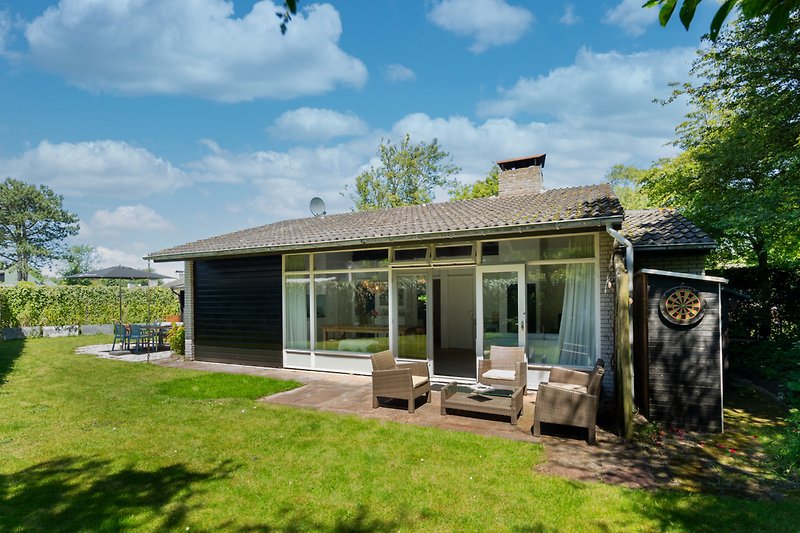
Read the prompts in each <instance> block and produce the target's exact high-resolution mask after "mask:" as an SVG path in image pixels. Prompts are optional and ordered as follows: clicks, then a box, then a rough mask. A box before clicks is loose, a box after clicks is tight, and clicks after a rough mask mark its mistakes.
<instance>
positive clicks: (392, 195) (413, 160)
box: [347, 134, 461, 211]
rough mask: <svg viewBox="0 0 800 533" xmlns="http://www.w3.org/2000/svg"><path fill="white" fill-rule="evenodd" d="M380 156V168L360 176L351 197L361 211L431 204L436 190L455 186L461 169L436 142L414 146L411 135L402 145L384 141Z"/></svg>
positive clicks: (374, 168) (371, 169) (379, 152)
mask: <svg viewBox="0 0 800 533" xmlns="http://www.w3.org/2000/svg"><path fill="white" fill-rule="evenodd" d="M378 157H379V158H380V161H381V162H380V165H378V166H377V167H372V168H370V169H369V170H366V171H364V172H362V173H361V174H359V175H358V176H357V177H356V184H355V190H354V191H352V192H351V194H350V198H351V199H352V200H353V203H355V209H356V210H357V211H367V210H370V209H383V208H386V207H399V206H403V205H417V204H426V203H429V202H431V201H432V200H433V198H434V189H436V188H437V187H452V186H453V184H454V180H453V179H451V178H450V176H451V175H453V174H455V173H456V172H459V171H460V170H461V169H460V168H459V167H457V166H455V165H453V164H452V163H451V162H450V154H448V153H447V152H445V151H444V150H442V149H441V147H440V146H439V143H438V141H437V140H436V139H434V140H433V142H431V143H425V142H421V143H419V144H415V145H412V144H411V138H410V136H409V135H408V134H406V136H405V138H404V139H403V141H402V142H401V143H400V146H397V145H394V144H391V143H390V141H389V140H385V141H384V140H382V141H381V145H380V147H379V148H378ZM347 189H349V187H348V188H347Z"/></svg>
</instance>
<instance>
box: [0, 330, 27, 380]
mask: <svg viewBox="0 0 800 533" xmlns="http://www.w3.org/2000/svg"><path fill="white" fill-rule="evenodd" d="M24 347H25V339H15V340H0V386H2V385H3V384H4V383H5V382H6V379H7V378H8V375H9V374H10V373H11V370H13V368H14V363H16V361H17V359H19V356H20V355H21V354H22V350H23V348H24Z"/></svg>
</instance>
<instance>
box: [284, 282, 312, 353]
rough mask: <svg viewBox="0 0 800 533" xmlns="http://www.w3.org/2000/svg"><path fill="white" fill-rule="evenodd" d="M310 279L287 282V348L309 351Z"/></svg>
mask: <svg viewBox="0 0 800 533" xmlns="http://www.w3.org/2000/svg"><path fill="white" fill-rule="evenodd" d="M308 291H309V280H308V278H288V279H287V280H286V347H287V348H293V349H295V350H308V349H309V337H310V335H309V330H308V328H309V324H308V313H307V312H306V310H307V309H308V294H309V293H308Z"/></svg>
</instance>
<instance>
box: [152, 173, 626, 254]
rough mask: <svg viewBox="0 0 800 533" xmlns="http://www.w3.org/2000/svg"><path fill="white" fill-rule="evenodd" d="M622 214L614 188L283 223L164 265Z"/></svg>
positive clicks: (208, 243) (188, 248)
mask: <svg viewBox="0 0 800 533" xmlns="http://www.w3.org/2000/svg"><path fill="white" fill-rule="evenodd" d="M622 215H623V211H622V206H621V205H620V203H619V200H618V199H617V197H616V196H614V193H613V191H612V190H611V186H610V185H608V184H602V185H588V186H584V187H571V188H567V189H553V190H550V191H545V192H542V193H540V194H532V195H516V196H508V197H498V196H492V197H488V198H476V199H472V200H459V201H452V202H441V203H432V204H428V205H415V206H407V207H396V208H391V209H381V210H376V211H361V212H353V213H342V214H338V215H327V216H323V217H310V218H302V219H295V220H286V221H283V222H276V223H274V224H268V225H266V226H260V227H257V228H251V229H246V230H242V231H237V232H234V233H228V234H226V235H220V236H218V237H212V238H210V239H204V240H200V241H195V242H190V243H188V244H183V245H181V246H176V247H174V248H167V249H164V250H160V251H158V252H154V253H152V254H150V255H149V258H150V259H155V260H156V261H170V260H180V259H189V258H192V257H208V256H215V255H234V254H237V253H238V254H241V253H255V252H259V251H286V250H296V249H311V248H324V247H328V248H330V247H333V246H337V247H338V246H345V245H366V244H379V243H382V244H386V243H389V242H392V243H397V242H403V241H419V240H422V239H431V240H433V239H447V238H469V237H477V236H486V235H495V234H501V233H512V232H513V233H518V232H520V231H537V230H538V231H541V230H545V229H550V228H553V229H556V228H558V229H567V228H580V227H587V226H593V227H596V226H598V225H600V224H605V223H608V222H611V223H617V224H618V223H620V222H621V220H622Z"/></svg>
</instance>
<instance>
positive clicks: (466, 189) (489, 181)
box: [450, 165, 500, 200]
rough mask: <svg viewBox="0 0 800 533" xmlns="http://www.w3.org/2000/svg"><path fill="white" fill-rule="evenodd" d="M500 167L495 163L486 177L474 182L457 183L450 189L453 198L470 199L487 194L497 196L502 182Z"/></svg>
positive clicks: (483, 196)
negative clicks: (500, 180)
mask: <svg viewBox="0 0 800 533" xmlns="http://www.w3.org/2000/svg"><path fill="white" fill-rule="evenodd" d="M499 176H500V167H498V166H497V165H494V166H493V167H492V168H491V169H490V170H489V172H487V173H486V177H485V178H484V179H482V180H478V181H476V182H474V183H464V184H457V185H455V186H454V187H453V188H452V189H450V199H451V200H468V199H470V198H485V197H487V196H497V193H498V191H499V187H500V182H499Z"/></svg>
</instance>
